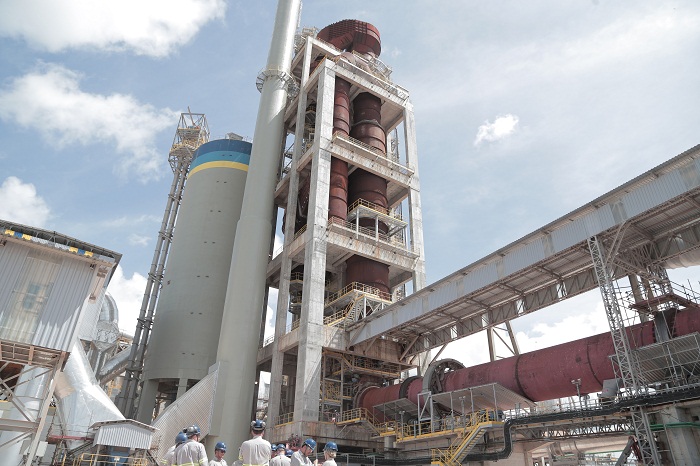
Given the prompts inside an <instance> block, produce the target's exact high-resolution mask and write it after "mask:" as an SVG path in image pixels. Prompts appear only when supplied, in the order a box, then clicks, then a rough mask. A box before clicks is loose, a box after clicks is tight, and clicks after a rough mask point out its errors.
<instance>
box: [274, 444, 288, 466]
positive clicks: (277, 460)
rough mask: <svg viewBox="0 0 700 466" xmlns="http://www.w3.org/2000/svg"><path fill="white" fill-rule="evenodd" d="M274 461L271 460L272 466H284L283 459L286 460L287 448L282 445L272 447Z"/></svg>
mask: <svg viewBox="0 0 700 466" xmlns="http://www.w3.org/2000/svg"><path fill="white" fill-rule="evenodd" d="M272 451H273V453H272V459H271V460H270V466H282V464H283V461H282V458H285V456H284V453H285V451H287V450H286V449H285V446H284V445H282V444H281V443H280V444H279V445H272Z"/></svg>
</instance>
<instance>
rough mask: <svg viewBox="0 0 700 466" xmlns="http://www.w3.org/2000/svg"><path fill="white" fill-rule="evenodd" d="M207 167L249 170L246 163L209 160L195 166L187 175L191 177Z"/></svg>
mask: <svg viewBox="0 0 700 466" xmlns="http://www.w3.org/2000/svg"><path fill="white" fill-rule="evenodd" d="M207 168H233V169H236V170H243V171H244V172H247V171H248V165H247V164H245V163H240V162H225V161H219V162H207V163H204V164H202V165H199V166H198V167H196V168H194V169H193V170H192V171H191V172H190V174H189V175H187V176H188V177H190V176H192V175H193V174H195V173H197V172H199V171H202V170H206V169H207Z"/></svg>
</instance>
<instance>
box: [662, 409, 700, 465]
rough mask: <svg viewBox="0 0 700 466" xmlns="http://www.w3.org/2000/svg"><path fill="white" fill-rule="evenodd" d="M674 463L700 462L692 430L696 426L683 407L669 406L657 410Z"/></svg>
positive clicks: (699, 451) (699, 450) (698, 450)
mask: <svg viewBox="0 0 700 466" xmlns="http://www.w3.org/2000/svg"><path fill="white" fill-rule="evenodd" d="M659 414H660V416H659V417H660V418H661V421H662V422H663V427H664V432H665V434H666V440H667V442H668V446H669V448H670V450H671V452H672V456H673V458H666V460H667V461H670V460H671V459H672V460H673V461H674V462H675V464H700V449H698V444H697V442H696V440H695V435H694V433H693V431H694V430H695V429H696V428H697V427H696V426H695V424H694V422H693V420H692V417H691V416H690V415H688V413H687V412H686V410H685V409H683V408H680V407H678V406H670V407H668V408H665V409H664V410H662V411H661V412H659Z"/></svg>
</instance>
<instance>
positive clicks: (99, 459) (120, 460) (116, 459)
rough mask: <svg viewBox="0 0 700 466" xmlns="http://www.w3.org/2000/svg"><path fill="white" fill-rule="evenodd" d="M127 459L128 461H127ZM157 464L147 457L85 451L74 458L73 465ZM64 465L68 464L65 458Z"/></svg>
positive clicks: (142, 465)
mask: <svg viewBox="0 0 700 466" xmlns="http://www.w3.org/2000/svg"><path fill="white" fill-rule="evenodd" d="M125 460H126V461H125ZM124 464H128V465H129V466H155V463H154V462H152V461H150V460H148V459H146V458H128V459H127V456H117V455H104V454H97V453H83V454H82V455H80V456H79V457H78V458H76V459H74V460H73V462H72V463H71V466H95V465H100V466H122V465H124ZM62 466H68V464H67V463H65V460H64V462H63V464H62Z"/></svg>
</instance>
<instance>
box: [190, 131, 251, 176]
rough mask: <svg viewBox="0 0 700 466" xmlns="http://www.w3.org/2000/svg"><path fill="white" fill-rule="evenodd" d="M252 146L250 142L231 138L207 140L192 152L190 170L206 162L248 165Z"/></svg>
mask: <svg viewBox="0 0 700 466" xmlns="http://www.w3.org/2000/svg"><path fill="white" fill-rule="evenodd" d="M252 147H253V145H252V144H251V143H250V142H247V141H236V140H233V139H217V140H216V141H209V142H207V143H206V144H202V145H201V146H199V149H197V151H196V152H195V153H194V157H193V158H192V163H191V164H190V170H192V169H194V168H196V167H197V166H199V165H203V164H205V163H208V162H237V163H242V164H244V165H248V164H249V163H250V151H251V149H252Z"/></svg>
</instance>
